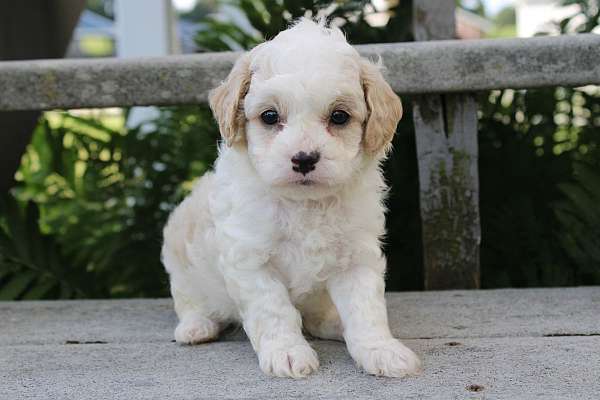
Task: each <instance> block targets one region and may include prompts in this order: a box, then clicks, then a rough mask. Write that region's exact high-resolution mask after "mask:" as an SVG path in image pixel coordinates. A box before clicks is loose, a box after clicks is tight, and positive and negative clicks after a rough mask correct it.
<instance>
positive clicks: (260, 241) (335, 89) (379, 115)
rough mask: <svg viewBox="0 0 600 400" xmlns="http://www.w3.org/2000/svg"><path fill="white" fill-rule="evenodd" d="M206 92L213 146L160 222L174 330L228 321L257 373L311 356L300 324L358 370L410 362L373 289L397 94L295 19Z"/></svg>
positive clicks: (196, 338) (329, 35)
mask: <svg viewBox="0 0 600 400" xmlns="http://www.w3.org/2000/svg"><path fill="white" fill-rule="evenodd" d="M210 105H211V108H212V110H213V112H214V114H215V116H216V119H217V120H218V122H219V126H220V130H221V134H222V136H223V138H224V140H225V142H226V145H223V146H221V148H220V153H219V157H218V160H217V162H216V165H215V170H214V172H212V173H207V174H205V175H204V176H203V177H202V179H200V181H199V182H198V184H197V185H196V187H195V189H194V191H193V193H192V194H191V195H190V196H189V197H188V198H187V199H185V201H183V203H182V204H181V205H179V206H178V208H177V209H176V210H175V211H174V212H173V214H172V215H171V217H170V219H169V222H168V224H167V226H166V227H165V230H164V246H163V253H162V256H163V263H164V265H165V267H166V269H167V271H168V273H169V274H170V282H171V293H172V295H173V299H174V302H175V311H176V312H177V315H178V317H179V321H180V322H179V325H178V326H177V328H176V329H175V339H176V340H177V341H178V342H181V343H201V342H206V341H210V340H214V339H216V338H217V336H218V335H219V331H220V330H221V329H222V328H223V327H225V326H226V325H227V324H229V323H232V322H241V323H242V324H243V327H244V330H245V331H246V333H247V335H248V337H249V338H250V341H251V343H252V346H253V347H254V350H255V351H256V353H257V355H258V360H259V363H260V367H261V368H262V370H263V371H264V372H265V373H267V374H271V375H275V376H286V377H293V378H300V377H304V376H306V375H308V374H310V373H311V372H313V371H315V370H316V369H317V367H318V365H319V362H318V359H317V355H316V353H315V351H314V350H313V349H312V348H311V347H310V345H309V344H308V342H307V341H306V339H305V338H304V336H303V334H302V329H303V328H304V329H305V330H306V331H308V332H309V333H310V334H311V335H313V336H315V337H319V338H323V339H335V340H345V342H346V344H347V347H348V350H349V352H350V354H351V355H352V357H353V358H354V360H355V361H356V362H357V364H358V365H360V366H361V367H362V368H364V369H365V370H366V371H367V372H368V373H370V374H375V375H384V376H394V377H399V376H404V375H409V374H415V373H418V372H419V370H420V361H419V359H418V358H417V356H416V355H415V354H414V353H413V352H412V351H411V350H409V349H408V348H407V347H406V346H404V345H403V344H402V343H401V342H400V341H398V340H397V339H395V338H394V337H393V336H392V333H391V332H390V329H389V326H388V319H387V312H386V305H385V299H384V287H385V283H384V274H385V267H386V260H385V257H384V255H383V254H382V251H381V249H380V242H379V239H380V237H381V236H382V235H383V234H384V229H385V227H384V222H385V221H384V211H385V207H384V205H383V204H382V201H383V197H384V196H385V192H386V185H385V183H384V181H383V178H382V174H381V171H380V168H379V164H380V161H381V160H382V158H384V157H385V154H386V152H387V150H388V149H389V147H390V141H391V140H392V137H393V135H394V132H395V130H396V125H397V123H398V121H399V120H400V117H401V115H402V106H401V103H400V100H399V99H398V97H397V96H396V95H395V94H394V93H393V91H392V90H391V88H390V87H389V85H388V84H387V83H386V82H385V81H384V79H383V77H382V75H381V73H380V71H379V68H378V67H377V66H375V65H373V64H372V63H371V62H369V61H367V60H365V59H363V58H361V57H360V56H359V54H358V53H357V52H356V50H354V49H353V48H352V47H351V46H350V45H349V44H348V43H347V42H346V40H345V38H344V35H343V34H342V32H341V31H340V30H339V29H337V28H328V27H326V26H324V25H323V24H317V23H314V22H312V21H310V20H306V19H304V20H301V21H299V22H298V23H297V24H296V25H295V26H293V27H291V28H290V29H288V30H286V31H284V32H281V33H280V34H279V35H277V37H275V39H273V40H271V41H269V42H266V43H263V44H261V45H259V46H257V47H255V48H254V49H253V50H251V51H250V52H248V53H246V54H244V55H243V56H242V57H241V58H240V59H239V60H238V61H237V62H236V64H235V66H234V67H233V70H232V71H231V73H230V75H229V76H228V77H227V79H226V81H225V82H223V83H222V85H221V86H219V87H218V88H216V89H215V90H214V91H212V93H211V95H210Z"/></svg>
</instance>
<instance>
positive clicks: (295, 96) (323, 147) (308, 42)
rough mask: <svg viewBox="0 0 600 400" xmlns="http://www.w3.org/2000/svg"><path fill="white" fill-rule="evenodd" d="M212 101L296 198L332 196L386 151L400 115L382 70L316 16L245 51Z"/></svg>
mask: <svg viewBox="0 0 600 400" xmlns="http://www.w3.org/2000/svg"><path fill="white" fill-rule="evenodd" d="M211 107H212V108H213V111H214V113H215V115H216V117H217V120H218V121H219V123H220V127H221V133H222V134H223V136H224V137H225V139H226V140H227V141H228V143H229V144H234V143H241V144H245V145H246V149H247V152H248V155H249V158H250V160H251V162H252V164H253V166H254V168H255V169H256V172H257V173H258V175H259V176H260V177H261V179H262V180H263V181H264V182H265V183H266V184H268V185H269V186H271V187H272V188H273V189H274V190H276V191H278V192H280V193H282V194H284V195H286V196H289V197H295V198H319V197H322V196H325V195H328V194H331V193H333V192H335V191H336V190H338V189H339V188H340V187H342V186H343V185H344V184H346V183H348V182H349V181H350V180H351V179H352V178H353V176H354V175H356V174H357V173H358V172H359V171H360V170H361V168H362V167H363V166H364V165H365V161H368V160H369V159H373V158H379V157H381V156H382V155H383V154H384V153H385V151H386V149H387V147H388V145H389V143H390V141H391V139H392V137H393V134H394V132H395V129H396V125H397V123H398V120H399V119H400V117H401V113H402V107H401V104H400V101H399V99H398V97H397V96H396V95H395V94H394V93H393V92H392V90H391V88H390V87H389V86H388V85H387V83H386V82H385V81H384V80H383V77H382V76H381V73H380V72H379V70H378V68H377V67H376V66H374V65H372V64H371V63H370V62H368V61H366V60H364V59H361V58H360V57H359V56H358V54H357V53H356V51H355V50H354V49H353V48H352V47H351V46H349V45H348V44H347V43H346V41H345V39H344V38H343V36H342V35H341V33H340V32H339V31H337V30H333V29H327V28H324V27H322V26H319V25H317V24H315V23H313V22H311V21H302V22H300V23H299V24H298V25H296V26H295V27H293V28H291V29H289V30H287V31H285V32H283V33H281V34H280V35H278V36H277V37H276V38H275V39H274V40H273V41H271V42H267V43H265V44H263V45H260V46H258V47H257V48H255V49H254V50H253V51H252V52H250V53H248V54H246V55H244V56H242V58H241V59H240V60H238V62H237V63H236V65H235V66H234V68H233V70H232V72H231V74H230V75H229V77H228V79H227V80H226V81H225V82H224V83H223V84H222V85H221V86H220V87H219V88H217V89H215V91H213V92H212V93H211Z"/></svg>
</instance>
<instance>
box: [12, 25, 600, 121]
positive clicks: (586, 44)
mask: <svg viewBox="0 0 600 400" xmlns="http://www.w3.org/2000/svg"><path fill="white" fill-rule="evenodd" d="M357 48H358V50H359V51H360V52H361V53H362V54H363V55H365V56H368V57H372V58H377V57H378V56H381V57H382V58H383V61H384V64H385V65H386V67H387V75H388V79H389V81H390V83H391V84H392V87H393V88H394V90H395V91H396V92H398V93H401V94H416V93H443V92H467V91H476V90H487V89H501V88H515V89H517V88H536V87H544V86H582V85H587V84H600V63H599V62H598V60H600V35H594V34H581V35H572V36H558V37H556V36H555V37H538V38H529V39H485V40H448V41H431V42H419V43H399V44H398V43H395V44H381V45H364V46H357ZM238 56H239V54H237V53H228V52H225V53H206V54H199V55H192V56H176V57H164V58H140V59H127V60H118V59H95V60H39V61H8V62H0V93H1V96H0V111H11V110H46V109H56V108H63V109H67V108H85V107H109V106H133V105H173V104H194V103H203V102H206V100H207V93H208V90H209V89H211V88H213V87H215V86H216V85H217V84H218V83H219V82H220V81H221V80H223V79H224V78H225V76H226V75H227V73H228V72H229V70H230V69H231V66H232V65H233V62H234V61H235V59H236V58H237V57H238Z"/></svg>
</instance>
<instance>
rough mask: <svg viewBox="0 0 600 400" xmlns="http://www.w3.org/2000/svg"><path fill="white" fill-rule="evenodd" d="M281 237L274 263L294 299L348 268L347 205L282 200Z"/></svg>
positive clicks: (273, 256)
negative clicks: (345, 207)
mask: <svg viewBox="0 0 600 400" xmlns="http://www.w3.org/2000/svg"><path fill="white" fill-rule="evenodd" d="M277 214H278V218H277V227H278V228H277V230H278V234H277V240H276V243H277V244H276V246H275V247H274V249H273V250H274V251H273V253H272V259H271V265H272V268H274V269H276V270H277V271H278V272H279V274H280V276H281V278H282V280H283V281H284V283H285V284H286V286H287V287H288V288H289V289H290V295H291V297H292V299H296V298H298V297H300V296H302V295H303V294H306V293H308V292H310V291H312V290H313V289H315V288H316V287H320V286H322V282H324V281H325V280H327V279H328V278H329V277H330V276H331V274H333V273H335V272H338V271H340V270H341V269H343V268H345V267H346V266H347V265H348V264H349V262H350V255H351V251H350V249H349V247H348V242H347V241H346V240H345V238H346V237H347V235H348V231H349V226H350V222H349V221H348V218H347V217H346V216H345V209H344V205H343V204H340V202H339V201H338V200H337V199H330V200H329V201H328V202H325V203H321V202H314V201H306V202H299V203H292V202H286V201H283V202H280V205H279V207H278V212H277Z"/></svg>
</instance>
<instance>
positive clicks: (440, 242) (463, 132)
mask: <svg viewBox="0 0 600 400" xmlns="http://www.w3.org/2000/svg"><path fill="white" fill-rule="evenodd" d="M413 4H414V16H413V26H414V32H415V39H416V40H434V39H444V38H452V37H454V29H455V21H454V5H455V1H454V0H443V1H440V0H415V1H414V3H413ZM413 116H414V123H415V134H416V144H417V160H418V166H419V191H420V206H421V223H422V232H423V252H424V254H423V260H424V276H425V285H424V286H425V289H426V290H431V289H463V288H466V289H470V288H478V287H479V285H480V273H479V244H480V242H481V230H480V223H479V177H478V169H477V154H478V151H477V103H476V101H475V99H474V97H473V95H471V94H447V95H436V94H434V95H420V96H416V97H415V99H414V102H413Z"/></svg>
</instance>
